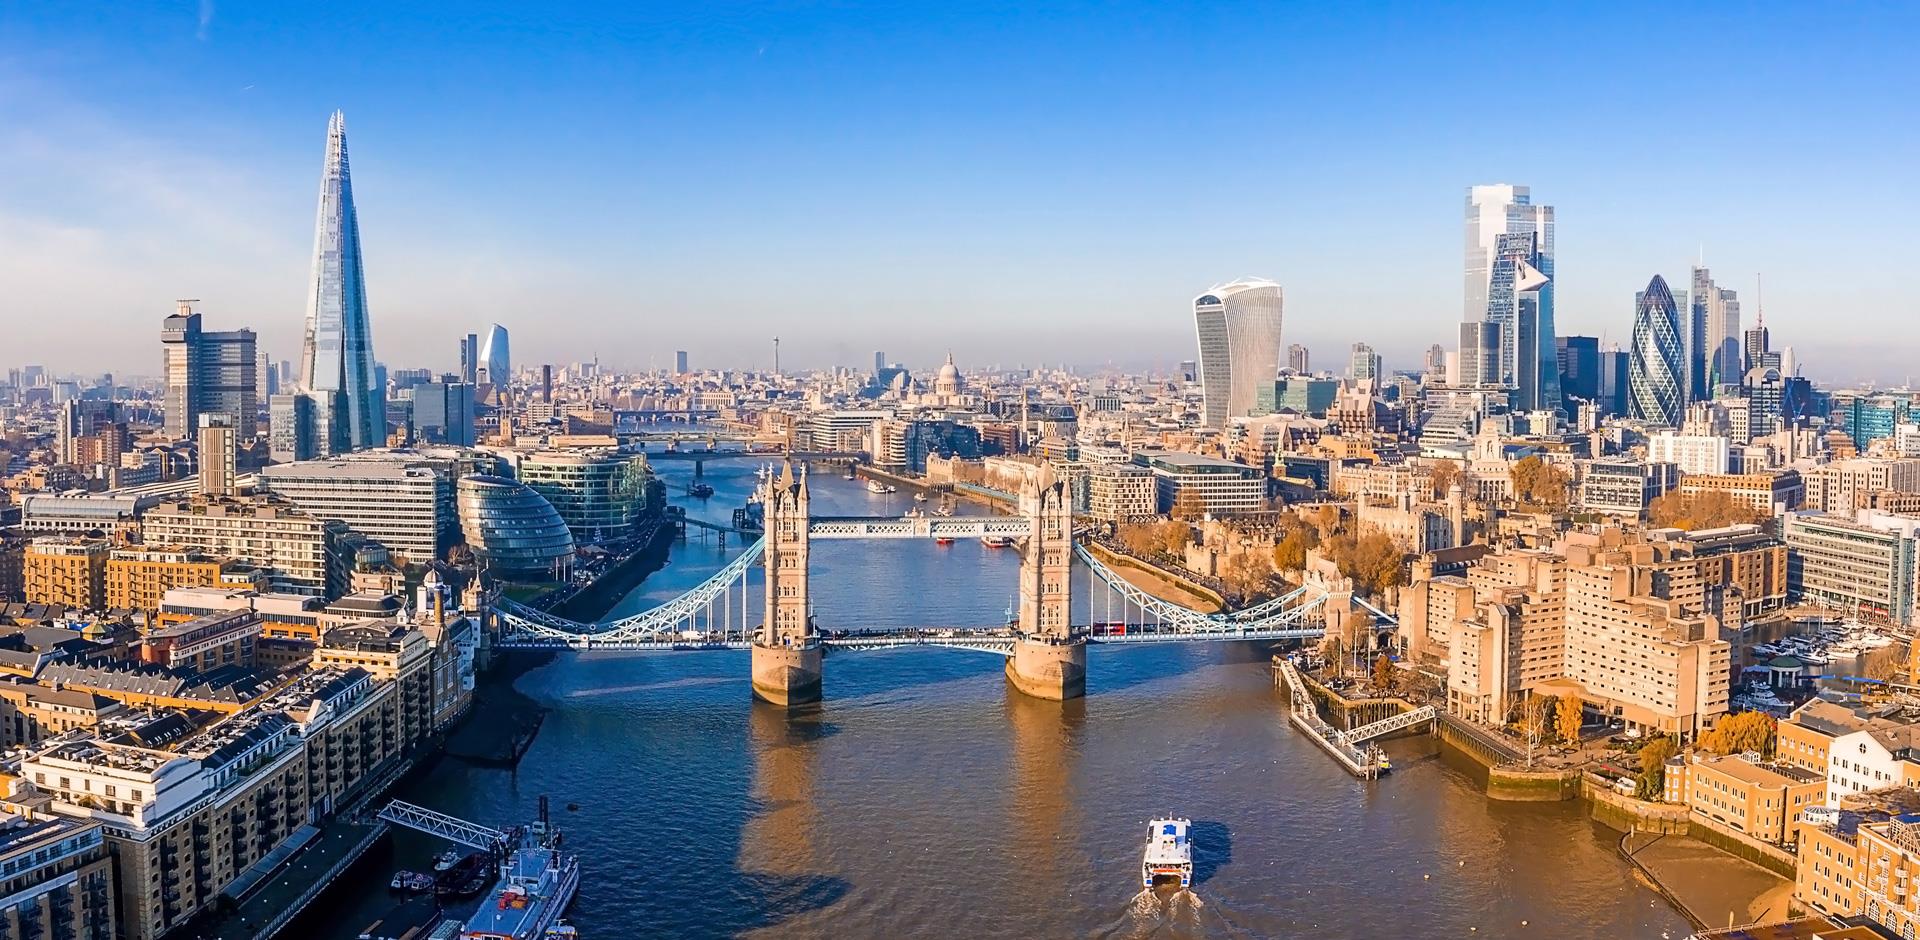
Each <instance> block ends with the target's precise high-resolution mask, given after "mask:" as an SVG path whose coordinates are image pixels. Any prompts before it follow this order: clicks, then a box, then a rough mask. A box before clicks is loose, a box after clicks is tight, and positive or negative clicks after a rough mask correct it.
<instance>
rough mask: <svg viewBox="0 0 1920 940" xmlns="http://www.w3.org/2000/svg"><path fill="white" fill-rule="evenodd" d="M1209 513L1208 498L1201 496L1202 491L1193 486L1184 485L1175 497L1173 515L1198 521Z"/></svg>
mask: <svg viewBox="0 0 1920 940" xmlns="http://www.w3.org/2000/svg"><path fill="white" fill-rule="evenodd" d="M1206 514H1207V503H1206V500H1203V499H1201V498H1200V491H1199V490H1198V489H1196V488H1194V487H1191V486H1183V487H1181V488H1180V492H1179V493H1178V494H1177V495H1175V496H1174V498H1173V512H1172V516H1173V518H1175V519H1181V520H1184V521H1187V522H1197V521H1199V520H1200V519H1201V518H1202V517H1204V516H1206Z"/></svg>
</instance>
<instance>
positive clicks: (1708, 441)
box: [1647, 431, 1732, 474]
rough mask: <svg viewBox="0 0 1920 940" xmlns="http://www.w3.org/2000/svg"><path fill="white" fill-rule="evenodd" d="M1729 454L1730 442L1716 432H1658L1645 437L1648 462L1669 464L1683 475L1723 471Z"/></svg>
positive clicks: (1725, 468)
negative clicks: (1677, 468)
mask: <svg viewBox="0 0 1920 940" xmlns="http://www.w3.org/2000/svg"><path fill="white" fill-rule="evenodd" d="M1731 453H1732V444H1731V442H1729V441H1728V440H1727V439H1726V438H1724V437H1721V436H1718V435H1707V434H1676V433H1674V432H1673V431H1659V432H1656V433H1654V434H1652V435H1650V436H1648V438H1647V460H1648V461H1649V462H1653V463H1670V464H1673V465H1674V466H1677V467H1679V468H1680V472H1681V473H1686V474H1696V473H1726V472H1727V461H1728V459H1729V457H1730V456H1731Z"/></svg>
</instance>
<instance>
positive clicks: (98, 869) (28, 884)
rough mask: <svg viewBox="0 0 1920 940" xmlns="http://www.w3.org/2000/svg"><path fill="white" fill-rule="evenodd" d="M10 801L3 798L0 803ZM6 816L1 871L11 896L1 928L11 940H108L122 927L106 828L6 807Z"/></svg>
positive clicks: (1, 818) (0, 817)
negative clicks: (115, 899) (118, 917)
mask: <svg viewBox="0 0 1920 940" xmlns="http://www.w3.org/2000/svg"><path fill="white" fill-rule="evenodd" d="M0 802H4V800H0ZM6 806H7V812H5V813H4V814H0V872H5V873H6V878H5V882H4V885H5V888H6V890H7V891H8V894H7V895H6V896H5V898H0V901H4V907H0V930H4V931H5V936H6V937H8V938H9V940H106V938H109V937H115V936H118V935H119V934H118V933H117V931H118V929H119V926H120V925H119V922H118V921H117V919H116V918H115V915H114V905H113V884H114V875H113V859H112V857H111V855H110V854H109V852H108V849H107V842H106V838H105V832H106V828H105V826H103V825H102V824H101V823H98V822H94V821H92V820H86V819H63V818H60V817H48V816H45V815H42V814H40V813H36V812H35V811H34V810H33V809H32V808H31V807H28V806H25V805H21V804H13V803H7V804H6Z"/></svg>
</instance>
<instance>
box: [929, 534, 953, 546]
mask: <svg viewBox="0 0 1920 940" xmlns="http://www.w3.org/2000/svg"><path fill="white" fill-rule="evenodd" d="M933 544H935V545H952V544H953V536H951V535H942V536H939V537H938V538H935V539H934V540H933Z"/></svg>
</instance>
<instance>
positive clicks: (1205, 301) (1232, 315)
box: [1193, 279, 1283, 428]
mask: <svg viewBox="0 0 1920 940" xmlns="http://www.w3.org/2000/svg"><path fill="white" fill-rule="evenodd" d="M1282 303H1283V297H1282V293H1281V289H1280V285H1278V284H1275V283H1274V282H1272V281H1268V280H1262V279H1244V280H1239V281H1234V282H1232V283H1230V284H1222V285H1220V286H1218V287H1215V288H1213V289H1212V290H1210V291H1208V292H1206V293H1204V294H1201V295H1200V296H1199V297H1196V298H1194V301H1193V318H1194V329H1195V333H1196V335H1197V336H1198V338H1199V345H1200V392H1201V397H1202V406H1201V419H1202V423H1203V424H1205V425H1206V426H1208V427H1213V428H1224V427H1226V426H1227V419H1228V418H1240V417H1245V416H1246V415H1248V414H1249V413H1250V412H1251V411H1252V410H1253V405H1254V399H1255V397H1256V396H1257V395H1258V394H1259V389H1260V386H1261V385H1262V384H1265V383H1269V382H1272V381H1273V379H1274V377H1275V376H1276V375H1277V374H1278V373H1279V371H1280V318H1281V308H1282Z"/></svg>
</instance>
